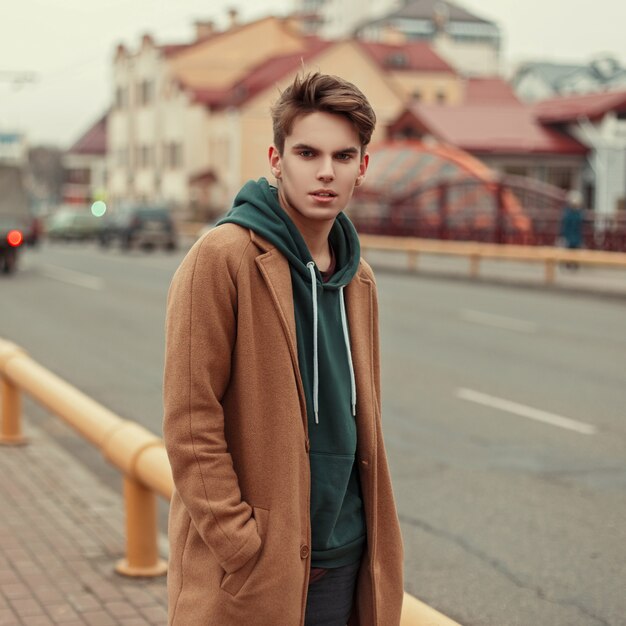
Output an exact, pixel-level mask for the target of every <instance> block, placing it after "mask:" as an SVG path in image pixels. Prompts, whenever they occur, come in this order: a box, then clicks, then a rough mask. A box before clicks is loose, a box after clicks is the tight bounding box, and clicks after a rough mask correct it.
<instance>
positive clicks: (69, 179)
mask: <svg viewBox="0 0 626 626" xmlns="http://www.w3.org/2000/svg"><path fill="white" fill-rule="evenodd" d="M107 115H108V114H104V115H103V116H102V117H101V118H100V119H99V120H98V121H97V122H96V123H95V124H93V126H91V127H90V128H88V129H87V131H86V132H85V133H83V134H82V135H81V136H80V137H79V138H78V139H77V140H76V142H74V144H73V145H72V146H71V147H70V148H69V149H68V150H67V151H66V152H65V154H64V155H63V172H64V176H63V187H62V192H61V194H62V200H63V202H64V203H67V204H89V203H91V202H93V201H94V200H107V197H106V187H107V171H106V163H107V158H106V156H107Z"/></svg>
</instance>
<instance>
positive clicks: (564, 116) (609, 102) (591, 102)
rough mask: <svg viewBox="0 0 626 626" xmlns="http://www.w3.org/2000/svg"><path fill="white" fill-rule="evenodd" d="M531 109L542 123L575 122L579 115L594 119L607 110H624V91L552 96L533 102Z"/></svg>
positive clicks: (601, 115) (625, 95)
mask: <svg viewBox="0 0 626 626" xmlns="http://www.w3.org/2000/svg"><path fill="white" fill-rule="evenodd" d="M533 111H534V113H535V115H536V116H537V119H538V120H539V121H541V122H542V123H544V124H556V123H565V122H575V121H576V120H577V119H578V118H580V117H586V118H588V119H590V120H594V119H598V118H601V117H603V116H604V115H606V114H607V113H608V112H609V111H616V112H626V91H606V92H602V93H592V94H586V95H583V96H564V97H561V98H552V99H550V100H544V101H542V102H538V103H537V104H535V105H534V107H533Z"/></svg>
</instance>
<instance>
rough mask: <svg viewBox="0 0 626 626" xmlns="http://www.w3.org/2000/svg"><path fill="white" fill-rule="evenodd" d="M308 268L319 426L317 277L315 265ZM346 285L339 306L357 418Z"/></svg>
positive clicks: (309, 264) (352, 401) (314, 386)
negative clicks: (345, 294) (345, 298)
mask: <svg viewBox="0 0 626 626" xmlns="http://www.w3.org/2000/svg"><path fill="white" fill-rule="evenodd" d="M306 266H307V267H308V268H309V272H311V298H312V300H313V413H314V414H315V423H316V424H319V404H318V396H319V365H318V353H317V277H316V276H315V263H314V262H313V261H309V262H308V263H307V264H306ZM343 289H344V285H342V286H341V287H340V288H339V304H340V307H341V327H342V330H343V338H344V341H345V344H346V354H347V357H348V367H349V368H350V398H351V404H352V415H353V416H356V379H355V378H354V364H353V363H352V350H351V348H350V334H349V332H348V319H347V316H346V304H345V300H344V297H343Z"/></svg>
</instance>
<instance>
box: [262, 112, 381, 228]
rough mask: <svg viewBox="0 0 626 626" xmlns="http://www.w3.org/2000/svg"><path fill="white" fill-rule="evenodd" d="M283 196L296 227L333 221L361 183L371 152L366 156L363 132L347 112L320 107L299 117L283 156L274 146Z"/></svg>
mask: <svg viewBox="0 0 626 626" xmlns="http://www.w3.org/2000/svg"><path fill="white" fill-rule="evenodd" d="M269 159H270V165H271V168H272V173H273V174H274V176H275V177H276V178H277V180H278V199H279V201H280V204H281V206H282V207H283V209H284V210H285V211H286V212H287V213H288V215H289V216H290V217H291V218H292V220H293V221H294V223H295V224H296V226H298V227H300V228H302V227H305V228H310V227H316V226H318V225H322V224H323V223H324V222H331V223H332V221H333V220H334V219H335V217H337V215H338V214H339V213H340V212H341V211H343V209H345V207H346V205H347V204H348V201H349V200H350V198H351V197H352V192H353V191H354V187H355V186H356V185H358V184H360V183H361V181H362V180H363V177H364V176H365V171H366V170H367V164H368V162H369V155H368V154H364V155H363V156H361V143H360V141H359V134H358V132H357V131H356V129H355V128H354V127H353V126H352V124H350V122H349V121H348V120H347V119H345V118H344V117H342V116H341V115H335V114H332V113H324V112H320V111H316V112H314V113H309V114H307V115H303V116H301V117H299V118H297V119H296V121H295V122H294V124H293V127H292V129H291V133H290V135H289V136H288V137H286V138H285V146H284V149H283V154H282V155H281V154H279V152H278V149H277V148H276V147H275V146H271V147H270V150H269Z"/></svg>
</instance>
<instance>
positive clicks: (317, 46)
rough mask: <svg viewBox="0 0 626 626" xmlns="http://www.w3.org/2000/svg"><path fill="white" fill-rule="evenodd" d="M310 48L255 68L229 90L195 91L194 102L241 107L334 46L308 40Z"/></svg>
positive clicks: (327, 42)
mask: <svg viewBox="0 0 626 626" xmlns="http://www.w3.org/2000/svg"><path fill="white" fill-rule="evenodd" d="M307 43H308V48H307V49H306V50H301V51H299V52H295V53H292V54H286V55H282V56H277V57H272V58H271V59H267V60H266V61H263V62H262V63H260V64H259V65H257V66H255V67H253V68H252V69H251V70H250V71H249V72H248V73H247V74H246V75H245V76H244V77H243V78H242V79H241V80H239V81H238V82H236V83H235V84H233V85H231V86H230V87H228V88H226V89H221V90H219V89H194V90H193V95H194V101H195V102H201V103H203V104H206V105H207V106H210V107H211V108H215V109H219V108H224V107H227V106H241V105H242V104H244V103H245V102H247V101H248V100H250V99H251V98H253V97H254V96H256V95H257V94H258V93H261V92H262V91H264V90H265V89H267V88H268V87H271V86H272V85H275V84H276V83H277V82H278V81H279V80H280V79H281V78H282V77H283V76H285V75H286V74H288V73H289V72H292V71H295V70H297V69H298V68H299V67H301V65H302V63H303V62H306V61H308V60H310V59H311V58H313V57H314V56H316V55H318V54H320V53H321V52H323V51H324V50H326V49H327V48H329V47H330V46H332V45H333V42H329V41H322V40H321V39H318V38H317V37H309V38H307Z"/></svg>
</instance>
